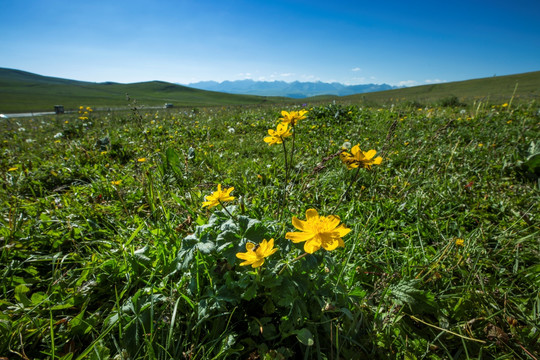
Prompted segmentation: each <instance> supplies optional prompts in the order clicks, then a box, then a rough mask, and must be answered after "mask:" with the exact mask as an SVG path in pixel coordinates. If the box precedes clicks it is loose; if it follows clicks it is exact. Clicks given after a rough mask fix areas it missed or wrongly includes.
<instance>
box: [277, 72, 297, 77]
mask: <svg viewBox="0 0 540 360" xmlns="http://www.w3.org/2000/svg"><path fill="white" fill-rule="evenodd" d="M293 75H294V74H293V73H284V74H279V76H282V77H289V76H293Z"/></svg>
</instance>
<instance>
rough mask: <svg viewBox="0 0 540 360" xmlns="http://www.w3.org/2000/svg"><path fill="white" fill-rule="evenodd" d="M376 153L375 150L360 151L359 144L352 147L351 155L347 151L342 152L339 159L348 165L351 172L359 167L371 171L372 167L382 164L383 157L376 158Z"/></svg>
mask: <svg viewBox="0 0 540 360" xmlns="http://www.w3.org/2000/svg"><path fill="white" fill-rule="evenodd" d="M376 153H377V152H376V151H375V150H369V151H367V152H366V151H362V150H360V145H358V144H357V145H354V146H353V147H352V149H351V152H350V153H348V152H346V151H344V152H342V153H341V154H340V155H339V158H340V159H341V161H342V162H343V163H344V164H345V165H347V169H349V170H351V169H354V168H357V167H359V166H360V167H363V168H366V169H368V170H370V169H371V165H379V164H380V163H381V162H382V157H380V156H378V157H376V158H374V157H375V154H376Z"/></svg>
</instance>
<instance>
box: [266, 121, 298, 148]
mask: <svg viewBox="0 0 540 360" xmlns="http://www.w3.org/2000/svg"><path fill="white" fill-rule="evenodd" d="M268 135H270V136H267V137H265V138H264V142H266V143H268V145H272V144H281V143H282V142H283V139H284V138H286V137H288V136H291V135H292V134H291V132H290V129H289V124H285V123H281V124H279V125H278V126H277V128H276V130H273V129H268Z"/></svg>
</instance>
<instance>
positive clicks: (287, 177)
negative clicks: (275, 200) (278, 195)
mask: <svg viewBox="0 0 540 360" xmlns="http://www.w3.org/2000/svg"><path fill="white" fill-rule="evenodd" d="M281 140H282V141H281V143H282V144H283V157H284V159H285V183H284V185H283V199H282V200H281V205H280V209H279V216H278V219H279V220H280V221H281V217H282V216H283V210H284V208H285V203H286V202H287V184H288V183H289V166H287V147H286V146H285V140H284V139H283V138H282V139H281Z"/></svg>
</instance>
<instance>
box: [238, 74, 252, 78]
mask: <svg viewBox="0 0 540 360" xmlns="http://www.w3.org/2000/svg"><path fill="white" fill-rule="evenodd" d="M237 76H239V77H241V78H244V79H251V73H240V74H237Z"/></svg>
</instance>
